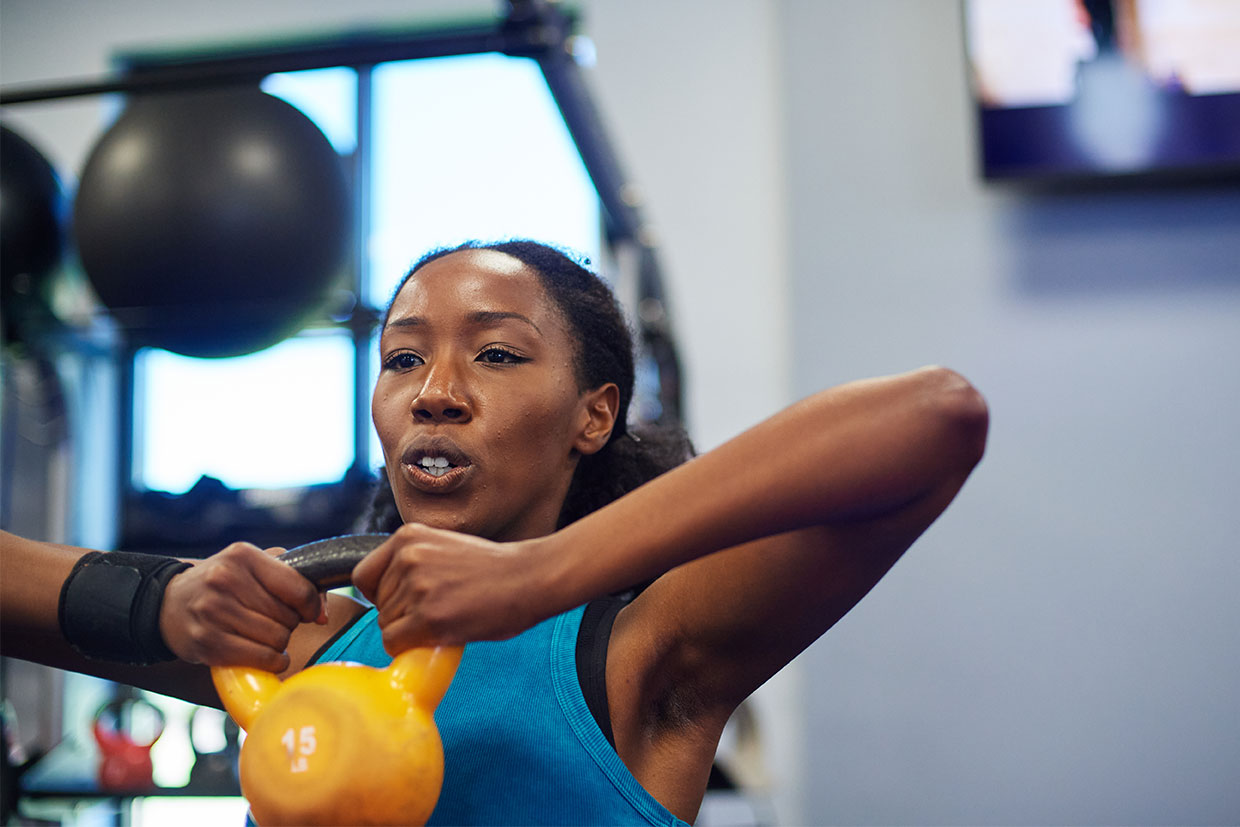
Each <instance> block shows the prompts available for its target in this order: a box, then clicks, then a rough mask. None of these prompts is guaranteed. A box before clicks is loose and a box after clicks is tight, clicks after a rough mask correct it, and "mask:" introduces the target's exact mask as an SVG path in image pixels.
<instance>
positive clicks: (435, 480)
mask: <svg viewBox="0 0 1240 827" xmlns="http://www.w3.org/2000/svg"><path fill="white" fill-rule="evenodd" d="M428 458H429V459H430V460H437V461H438V462H439V464H440V465H442V462H443V461H444V460H447V462H448V467H447V468H446V470H445V469H443V468H442V467H440V468H431V469H429V470H428V469H427V468H426V467H424V460H428ZM473 467H474V466H473V462H472V461H471V460H470V458H469V456H468V455H467V454H466V453H465V452H464V451H462V450H461V448H460V446H458V445H457V444H456V443H455V442H453V441H452V439H450V438H449V437H446V436H442V435H440V436H419V437H417V438H415V439H414V440H413V441H412V442H410V443H409V444H408V445H407V446H405V450H404V451H403V452H402V453H401V470H402V471H403V472H404V475H405V478H406V479H408V480H409V482H410V484H411V485H412V486H413V487H414V488H416V489H417V490H419V491H422V492H425V493H427V494H447V493H449V492H452V491H455V490H456V489H458V488H460V487H461V486H462V485H464V484H465V483H466V482H467V481H468V480H469V477H470V476H471V474H472V471H473Z"/></svg>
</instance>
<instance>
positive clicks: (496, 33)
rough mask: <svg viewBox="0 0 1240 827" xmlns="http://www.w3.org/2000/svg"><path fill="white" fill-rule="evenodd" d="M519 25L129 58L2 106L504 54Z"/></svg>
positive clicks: (28, 90) (16, 89)
mask: <svg viewBox="0 0 1240 827" xmlns="http://www.w3.org/2000/svg"><path fill="white" fill-rule="evenodd" d="M520 36H521V32H520V29H519V28H518V29H505V28H504V27H503V26H502V25H501V24H499V23H496V24H493V25H490V26H464V27H460V28H457V29H449V30H443V31H439V32H436V33H433V34H416V35H406V36H403V37H394V36H387V37H379V36H375V35H355V36H348V35H345V36H342V37H337V38H332V40H330V41H316V42H312V43H306V44H302V45H293V46H285V47H278V48H273V49H271V50H270V51H268V52H265V53H254V52H246V53H240V54H235V55H225V56H222V57H203V58H188V59H180V60H175V59H172V58H164V59H160V58H158V57H149V58H142V57H130V58H128V59H126V60H125V63H126V68H125V72H124V74H122V75H120V76H117V77H111V78H102V79H98V80H78V81H70V82H67V83H64V84H58V85H47V86H39V85H28V86H22V85H18V86H9V87H5V88H2V89H0V105H10V104H19V103H33V102H37V101H48V100H57V99H61V98H72V97H83V96H86V95H102V94H111V93H136V92H171V91H177V90H182V89H193V88H202V87H208V86H222V85H229V84H236V83H254V82H257V81H259V80H261V79H262V78H264V77H266V76H267V75H270V74H273V73H276V72H297V71H304V70H307V69H325V68H329V67H334V66H350V67H357V66H364V65H367V64H376V63H385V62H388V61H394V60H415V59H421V58H433V57H451V56H454V55H466V54H478V53H481V52H504V51H506V50H507V48H508V46H509V44H510V41H511V40H512V39H514V38H516V39H520Z"/></svg>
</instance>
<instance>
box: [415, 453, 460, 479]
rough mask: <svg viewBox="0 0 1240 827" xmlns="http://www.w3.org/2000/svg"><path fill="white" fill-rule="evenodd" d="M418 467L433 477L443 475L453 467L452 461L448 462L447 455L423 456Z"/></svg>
mask: <svg viewBox="0 0 1240 827" xmlns="http://www.w3.org/2000/svg"><path fill="white" fill-rule="evenodd" d="M418 467H419V468H421V469H422V470H423V471H425V472H426V473H428V474H430V475H431V476H432V477H442V476H443V475H444V474H446V473H448V471H449V470H450V469H451V468H452V463H450V462H448V458H447V457H422V459H420V460H418Z"/></svg>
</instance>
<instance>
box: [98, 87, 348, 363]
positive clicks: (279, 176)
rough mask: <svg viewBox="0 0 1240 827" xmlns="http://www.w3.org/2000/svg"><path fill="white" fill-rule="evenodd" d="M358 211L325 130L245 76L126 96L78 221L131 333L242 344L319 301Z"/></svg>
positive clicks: (154, 341)
mask: <svg viewBox="0 0 1240 827" xmlns="http://www.w3.org/2000/svg"><path fill="white" fill-rule="evenodd" d="M350 214H351V210H350V204H349V194H348V186H347V182H346V180H345V175H344V169H343V164H342V162H341V159H340V157H339V156H338V155H337V154H336V152H335V150H334V149H333V148H332V146H331V144H330V143H329V142H328V140H327V139H326V137H324V135H323V133H322V132H320V131H319V129H318V127H317V126H315V125H314V123H313V122H312V121H310V120H309V119H308V118H307V117H306V116H305V115H304V114H302V113H301V112H300V111H299V110H298V109H296V108H295V107H293V106H291V105H290V104H288V103H287V102H285V101H283V100H280V99H279V98H276V97H273V96H271V95H267V94H265V93H264V92H262V91H261V90H260V89H258V88H257V87H245V88H229V89H213V90H208V91H197V92H191V93H177V94H144V95H137V96H134V97H132V98H131V100H130V101H129V104H128V106H127V107H126V109H125V111H124V112H123V113H122V114H121V116H120V117H119V118H118V119H117V121H116V122H115V123H114V124H113V125H112V127H111V128H110V129H109V130H108V131H107V133H106V134H105V135H104V136H103V138H102V139H101V140H100V142H99V144H98V145H97V146H96V147H95V149H94V150H93V151H92V153H91V155H90V157H89V159H88V160H87V163H86V167H85V169H84V170H83V173H82V177H81V182H80V185H79V188H78V193H77V197H76V200H75V202H74V231H75V237H76V241H77V247H78V252H79V254H80V257H81V261H82V266H83V268H84V269H85V271H86V274H87V276H88V278H89V279H90V282H91V284H92V285H93V286H94V288H95V290H96V292H97V293H98V295H99V298H100V300H101V301H102V302H103V303H104V305H106V306H107V307H108V309H109V310H111V311H112V313H113V315H114V316H115V318H116V319H117V321H118V323H119V324H120V325H121V327H122V328H123V329H125V330H126V331H127V332H128V333H129V335H130V336H131V338H132V340H133V342H134V343H135V344H137V345H150V346H154V347H161V348H165V349H168V350H171V351H174V352H177V353H181V354H184V355H188V356H235V355H241V354H244V353H251V352H253V351H256V350H260V349H262V348H264V347H267V346H269V345H271V344H274V343H276V342H278V341H280V340H281V339H283V338H285V337H286V336H288V335H290V334H292V333H295V332H296V331H297V330H298V329H299V328H300V327H301V326H302V325H303V324H305V322H306V321H307V319H308V318H309V317H310V316H312V315H313V314H314V313H315V312H316V311H318V310H319V309H320V308H321V307H322V306H323V304H324V303H325V301H326V300H327V298H328V296H329V295H330V293H331V290H332V287H333V286H334V283H335V280H336V277H337V276H338V275H339V274H340V270H341V266H342V264H343V262H344V260H345V252H346V249H347V244H348V240H349V235H350V233H349V227H350Z"/></svg>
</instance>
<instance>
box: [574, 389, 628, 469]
mask: <svg viewBox="0 0 1240 827" xmlns="http://www.w3.org/2000/svg"><path fill="white" fill-rule="evenodd" d="M581 404H582V406H583V408H582V416H583V421H582V427H581V430H580V431H578V433H577V439H576V440H575V441H574V442H573V447H574V448H576V449H577V451H579V452H580V453H582V454H593V453H596V452H598V451H600V450H602V448H603V446H604V445H606V444H607V440H608V438H610V437H611V432H612V429H613V428H615V427H616V416H617V415H618V414H619V409H620V389H619V388H617V387H616V386H615V384H613V383H611V382H608V383H607V384H606V385H600V386H599V387H597V388H595V389H594V390H592V391H586V392H585V393H583V394H582V395H581Z"/></svg>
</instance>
